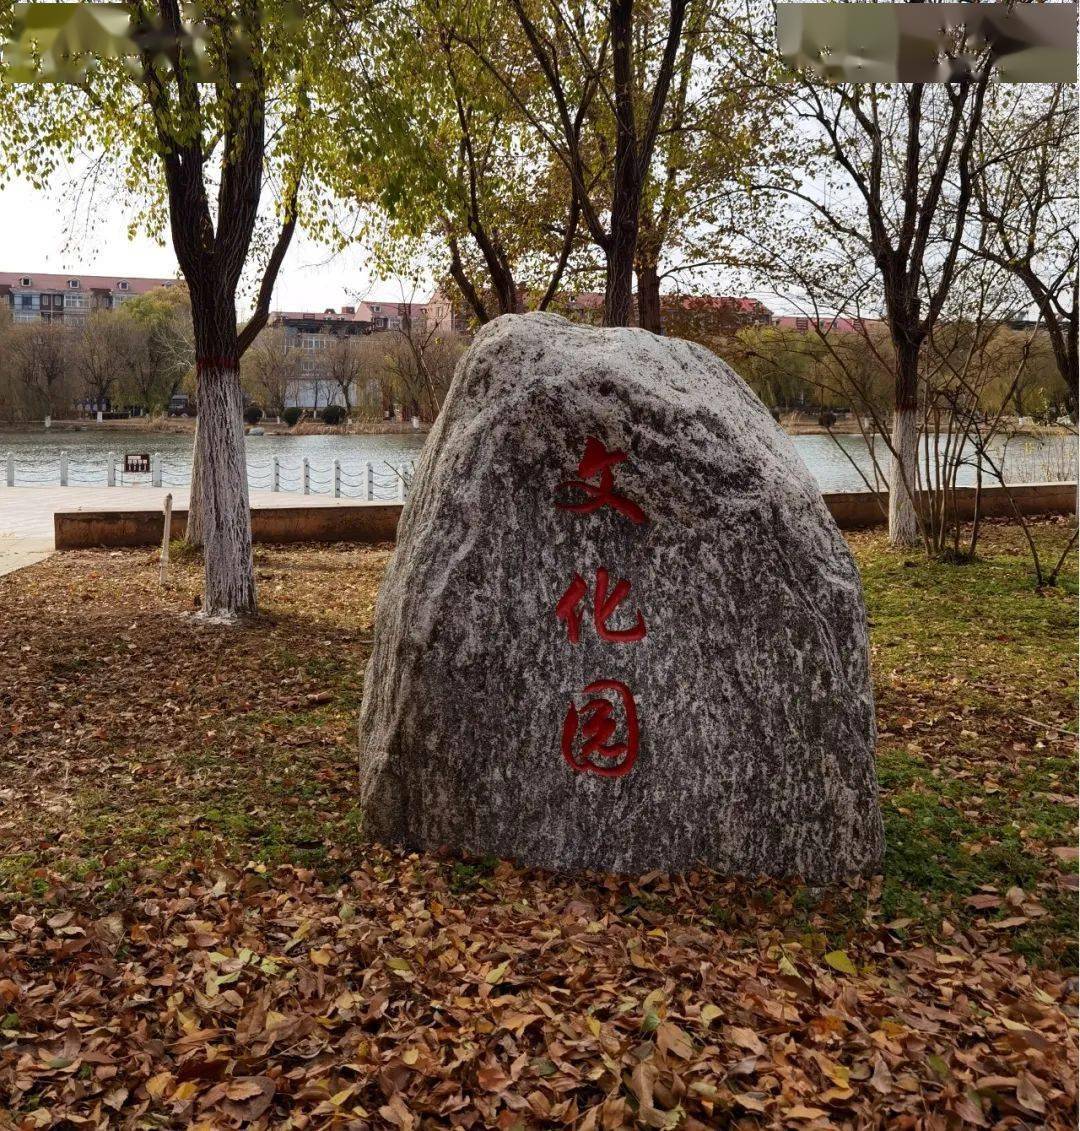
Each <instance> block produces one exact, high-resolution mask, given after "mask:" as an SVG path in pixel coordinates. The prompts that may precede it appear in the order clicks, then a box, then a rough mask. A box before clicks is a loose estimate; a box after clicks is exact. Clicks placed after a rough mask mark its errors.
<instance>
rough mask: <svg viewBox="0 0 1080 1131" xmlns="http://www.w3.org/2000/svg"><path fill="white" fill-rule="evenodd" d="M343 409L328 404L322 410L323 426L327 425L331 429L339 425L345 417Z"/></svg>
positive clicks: (339, 406)
mask: <svg viewBox="0 0 1080 1131" xmlns="http://www.w3.org/2000/svg"><path fill="white" fill-rule="evenodd" d="M346 415H347V414H346V412H345V409H344V408H342V407H341V405H339V404H328V405H327V406H326V408H324V409H323V410H322V418H323V424H329V425H330V426H331V427H333V426H334V425H335V424H340V423H341V422H342V421H343V420H344V419H345V417H346Z"/></svg>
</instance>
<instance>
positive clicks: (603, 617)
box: [555, 567, 645, 644]
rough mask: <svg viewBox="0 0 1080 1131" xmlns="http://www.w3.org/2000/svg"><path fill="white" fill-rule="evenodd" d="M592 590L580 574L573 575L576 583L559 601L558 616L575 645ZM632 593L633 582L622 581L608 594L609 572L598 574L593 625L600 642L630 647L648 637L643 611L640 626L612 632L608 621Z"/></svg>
mask: <svg viewBox="0 0 1080 1131" xmlns="http://www.w3.org/2000/svg"><path fill="white" fill-rule="evenodd" d="M588 592H589V587H588V585H587V584H586V582H585V579H584V578H583V577H582V576H581V574H580V573H575V574H574V580H573V581H571V582H570V584H569V586H567V589H566V592H565V593H564V594H563V595H562V596H561V597H560V598H559V603H558V604H557V605H556V606H555V616H556V617H557V618H558V619H559V620H561V621H565V622H566V633H567V636H569V637H570V643H571V644H576V643H577V642H578V641H579V640H580V639H581V617H582V610H581V609H579V608H578V606H579V605H580V604H581V602H582V601H583V600H584V599H585V597H586V596H587V595H588ZM629 592H630V582H629V581H627V580H626V578H623V579H622V580H620V581H619V582H618V583H617V584H616V585H615V588H614V589H612V591H611V593H610V594H609V593H608V571H607V570H606V569H604V568H602V567H601V568H600V569H598V570H597V571H596V592H595V594H594V596H593V624H594V625H596V633H597V635H598V636H599V637H600V639H601V640H608V641H611V642H612V643H615V644H631V643H633V642H634V641H635V640H642V639H644V637H645V619H644V617H642V615H641V613H640V611H639V612H638V615H637V622H636V623H635V624H634V625H633V626H632V627H631V628H609V627H608V623H607V622H608V620H609V618H610V617H612V616H613V615H614V613H615V610H616V609H617V608H618V607H619V606H620V605H621V604H622V603H623V601H624V600H625V599H626V597H627V595H628V594H629Z"/></svg>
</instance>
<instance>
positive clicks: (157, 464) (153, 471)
mask: <svg viewBox="0 0 1080 1131" xmlns="http://www.w3.org/2000/svg"><path fill="white" fill-rule="evenodd" d="M150 482H151V483H152V484H153V486H155V487H160V486H161V452H154V454H153V455H152V456H151V457H150Z"/></svg>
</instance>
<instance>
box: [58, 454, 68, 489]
mask: <svg viewBox="0 0 1080 1131" xmlns="http://www.w3.org/2000/svg"><path fill="white" fill-rule="evenodd" d="M67 485H68V454H67V452H61V453H60V486H61V487H66V486H67Z"/></svg>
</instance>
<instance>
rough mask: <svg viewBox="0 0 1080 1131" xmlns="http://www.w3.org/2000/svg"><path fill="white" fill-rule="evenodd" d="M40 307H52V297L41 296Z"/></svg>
mask: <svg viewBox="0 0 1080 1131" xmlns="http://www.w3.org/2000/svg"><path fill="white" fill-rule="evenodd" d="M41 305H42V308H46V307H50V306H52V295H42V296H41Z"/></svg>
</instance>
